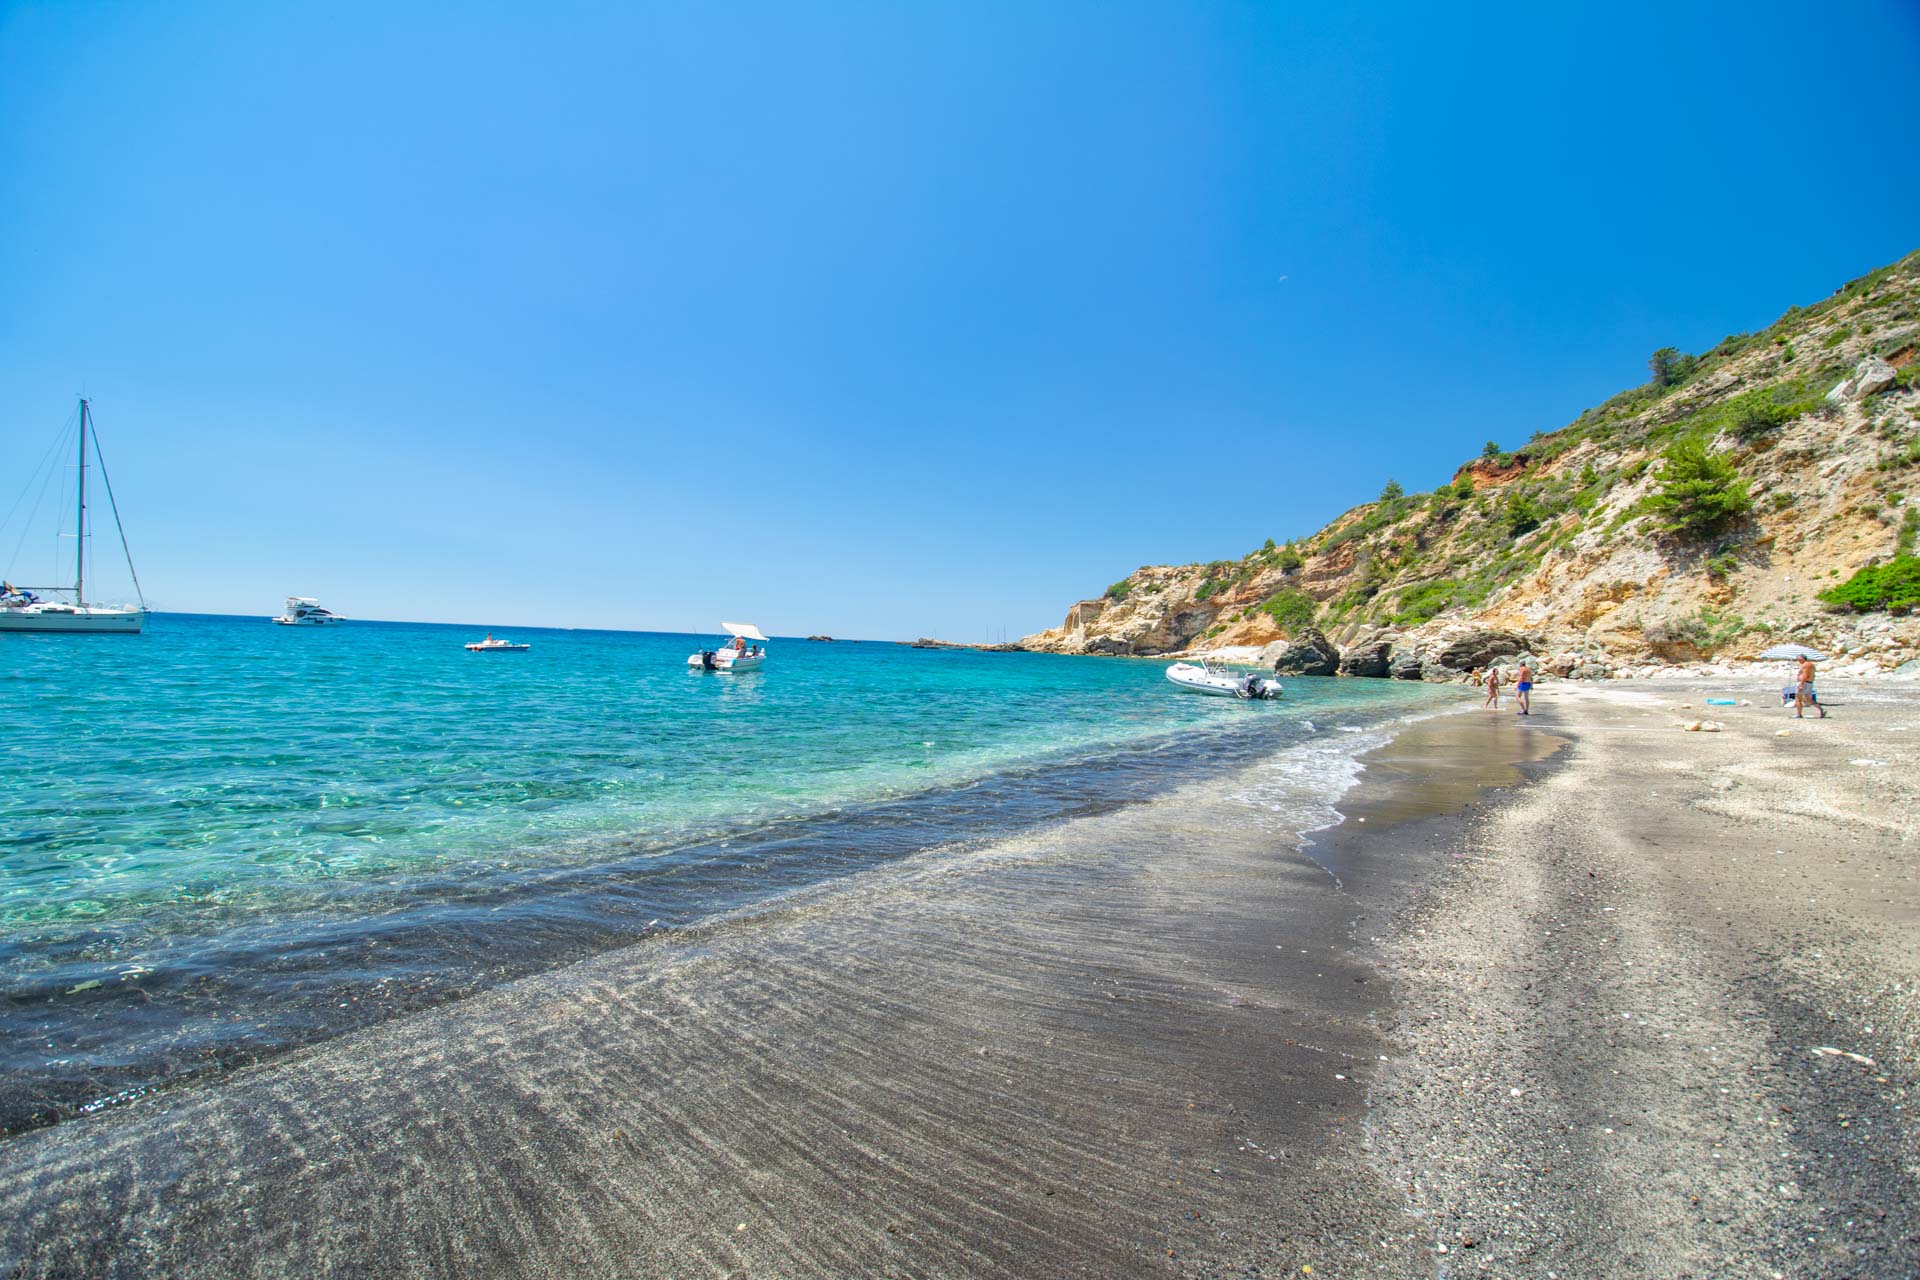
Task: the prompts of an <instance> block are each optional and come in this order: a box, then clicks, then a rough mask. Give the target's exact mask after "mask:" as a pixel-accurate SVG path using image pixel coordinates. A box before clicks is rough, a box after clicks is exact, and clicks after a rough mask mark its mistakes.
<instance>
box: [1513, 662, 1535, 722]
mask: <svg viewBox="0 0 1920 1280" xmlns="http://www.w3.org/2000/svg"><path fill="white" fill-rule="evenodd" d="M1513 693H1514V697H1515V698H1516V699H1517V700H1518V701H1519V703H1520V710H1518V711H1517V712H1515V713H1514V714H1515V715H1522V716H1530V715H1532V714H1533V664H1532V663H1530V662H1528V661H1527V660H1526V659H1525V658H1522V659H1521V660H1520V670H1518V671H1516V672H1514V680H1513Z"/></svg>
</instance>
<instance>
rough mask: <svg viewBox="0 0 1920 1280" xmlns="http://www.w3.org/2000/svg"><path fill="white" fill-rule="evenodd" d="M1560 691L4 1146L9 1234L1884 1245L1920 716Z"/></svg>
mask: <svg viewBox="0 0 1920 1280" xmlns="http://www.w3.org/2000/svg"><path fill="white" fill-rule="evenodd" d="M1550 693H1551V696H1543V697H1542V699H1541V700H1540V703H1539V704H1538V705H1539V708H1540V714H1539V715H1537V716H1536V717H1534V719H1533V722H1532V723H1527V722H1521V721H1518V720H1516V718H1514V717H1512V716H1511V715H1508V714H1504V713H1503V714H1501V715H1499V716H1497V717H1496V716H1493V715H1483V714H1481V713H1478V712H1476V711H1473V710H1471V709H1469V710H1467V711H1465V712H1464V713H1463V714H1459V715H1445V716H1441V717H1438V718H1429V719H1424V720H1418V721H1415V722H1413V723H1411V724H1409V725H1406V726H1404V727H1402V728H1401V729H1400V731H1399V732H1398V734H1397V736H1394V737H1392V738H1391V740H1386V739H1385V735H1381V737H1380V738H1377V739H1369V740H1368V743H1367V745H1368V746H1369V747H1371V749H1372V750H1371V754H1370V755H1369V756H1368V757H1367V759H1368V765H1367V772H1366V773H1365V774H1363V775H1360V776H1361V779H1362V780H1361V782H1360V785H1359V786H1357V787H1355V788H1354V789H1353V790H1351V791H1348V792H1347V793H1346V795H1345V797H1344V798H1343V799H1341V800H1340V802H1339V807H1340V810H1341V811H1342V812H1343V813H1344V815H1345V821H1344V822H1342V823H1341V824H1340V825H1339V826H1337V827H1334V828H1332V829H1331V830H1329V831H1326V832H1323V833H1321V834H1320V835H1319V836H1318V837H1315V838H1313V839H1311V840H1310V841H1309V842H1308V843H1307V845H1306V847H1305V848H1298V847H1296V846H1297V845H1298V844H1299V843H1300V842H1299V841H1298V839H1297V838H1296V837H1294V836H1292V835H1290V834H1288V833H1287V831H1286V828H1287V827H1289V826H1293V827H1296V828H1297V827H1299V826H1302V825H1309V826H1310V825H1314V824H1313V823H1312V822H1311V820H1310V819H1309V818H1308V817H1307V815H1306V811H1305V810H1304V809H1303V808H1301V804H1302V801H1303V798H1304V797H1306V796H1307V795H1308V794H1309V790H1311V789H1318V790H1319V791H1320V792H1321V793H1323V794H1324V795H1326V796H1327V797H1329V798H1330V797H1331V796H1334V795H1338V794H1339V793H1340V791H1341V790H1342V788H1343V787H1344V786H1345V785H1346V784H1347V782H1348V781H1349V780H1351V779H1352V778H1353V777H1354V771H1353V770H1352V769H1351V768H1350V767H1348V766H1346V765H1344V764H1342V763H1340V757H1338V756H1337V754H1334V753H1330V752H1328V751H1327V749H1326V747H1325V745H1324V743H1325V740H1315V741H1312V742H1307V743H1300V744H1295V745H1293V746H1290V747H1286V748H1283V749H1282V750H1281V751H1279V752H1276V753H1274V754H1273V755H1272V756H1271V757H1269V758H1266V759H1263V760H1261V761H1259V762H1256V763H1251V764H1248V765H1246V766H1243V767H1239V768H1235V769H1230V770H1227V771H1224V772H1221V773H1218V774H1216V775H1214V776H1209V777H1200V778H1197V779H1196V780H1193V781H1191V782H1188V783H1186V784H1184V785H1181V786H1179V787H1177V788H1175V789H1173V790H1171V791H1168V792H1166V793H1165V794H1161V795H1157V796H1154V797H1153V798H1151V799H1147V800H1144V801H1140V802H1137V803H1132V804H1128V805H1126V806H1124V807H1121V808H1118V809H1115V810H1112V811H1109V812H1104V813H1095V814H1090V815H1087V816H1081V817H1072V818H1068V819H1066V820H1064V821H1061V822H1057V823H1053V824H1050V825H1048V826H1046V827H1044V828H1042V829H1040V830H1036V831H1032V832H1028V833H1024V834H1021V835H1018V836H1015V837H1011V838H1008V839H1004V840H997V841H989V842H986V843H983V844H978V845H975V846H973V847H970V848H968V849H967V850H965V852H964V853H962V854H959V855H956V856H943V857H928V856H920V857H916V858H909V859H906V860H903V861H901V862H899V863H897V864H893V865H889V866H886V867H881V868H874V869H871V870H869V871H865V872H862V873H860V874H859V875H857V876H855V877H852V878H851V879H850V880H847V881H843V882H840V883H837V884H835V885H832V886H822V887H819V888H817V889H813V890H806V891H800V892H796V893H794V894H792V895H790V896H789V897H788V898H787V899H785V900H784V901H783V903H782V904H781V906H780V908H779V909H778V910H776V911H769V912H764V913H761V914H757V915H755V916H753V917H752V918H749V919H741V920H737V921H716V922H713V923H711V924H708V925H705V926H701V927H699V928H695V929H690V930H686V931H683V932H680V933H677V934H675V935H673V936H670V937H666V938H661V939H657V940H650V941H647V942H643V943H641V944H638V945H634V946H629V947H625V948H622V949H617V950H614V951H610V952H607V953H604V954H602V955H599V956H596V957H594V958H591V959H588V960H585V961H582V962H580V963H577V964H573V965H571V966H568V967H566V968H563V969H560V970H557V971H554V972H550V973H544V974H540V975H537V976H533V977H528V978H523V979H520V980H518V981H515V982H511V983H508V984H506V985H504V986H500V987H497V988H494V989H492V990H489V991H485V992H483V993H481V994H478V995H475V996H473V997H471V998H469V999H466V1000H463V1001H460V1002H458V1003H456V1004H452V1005H449V1006H445V1007H443V1008H439V1009H433V1010H428V1011H425V1012H420V1013H413V1014H408V1015H405V1016H402V1017H399V1018H396V1019H393V1020H391V1021H388V1022H385V1023H383V1024H381V1025H378V1026H374V1027H371V1028H368V1029H365V1030H361V1031H356V1032H351V1033H349V1034H346V1035H343V1036H340V1037H338V1038H335V1039H332V1040H328V1041H326V1042H324V1043H321V1044H319V1045H316V1046H314V1047H312V1048H309V1049H305V1050H301V1051H298V1052H294V1053H290V1054H287V1055H285V1056H282V1057H279V1058H277V1059H275V1060H272V1061H270V1062H267V1063H264V1064H262V1065H260V1066H257V1067H252V1068H248V1069H244V1070H239V1071H234V1072H231V1073H228V1074H225V1075H223V1076H220V1077H217V1078H214V1079H211V1080H209V1081H206V1082H204V1083H193V1084H188V1085H184V1086H182V1087H179V1088H176V1089H173V1090H169V1091H166V1092H163V1093H161V1094H159V1095H157V1096H155V1097H152V1098H149V1099H145V1100H143V1101H140V1102H136V1103H134V1104H131V1105H128V1106H124V1107H120V1108H117V1109H114V1110H111V1111H107V1112H104V1113H101V1114H98V1115H92V1116H87V1117H83V1118H80V1119H77V1120H69V1121H66V1122H63V1123H60V1124H58V1125H55V1126H53V1127H51V1128H47V1129H43V1130H39V1131H36V1132H30V1133H24V1134H21V1135H18V1136H16V1137H14V1138H12V1139H10V1140H8V1141H7V1142H6V1143H5V1144H4V1145H0V1203H3V1204H4V1205H5V1206H6V1210H5V1214H6V1218H5V1224H4V1230H3V1232H0V1250H3V1251H4V1252H0V1261H4V1262H5V1263H6V1264H7V1265H8V1267H9V1269H10V1270H14V1271H17V1272H19V1273H21V1274H28V1275H37V1274H44V1275H61V1274H144V1273H153V1272H164V1273H168V1274H203V1275H228V1274H251V1275H281V1274H285V1275H304V1274H346V1273H354V1274H391V1275H419V1274H438V1275H459V1274H474V1273H492V1274H518V1275H577V1274H592V1275H635V1276H639V1275H699V1274H713V1275H767V1276H793V1275H822V1276H825V1275H857V1274H873V1275H881V1274H920V1275H969V1276H971V1275H1006V1276H1015V1275H1024V1276H1033V1275H1131V1274H1172V1275H1230V1274H1269V1275H1272V1274H1298V1273H1299V1269H1300V1268H1302V1267H1306V1266H1311V1267H1312V1268H1313V1272H1312V1273H1313V1274H1317V1275H1376V1274H1384V1275H1422V1274H1431V1273H1432V1272H1433V1271H1434V1270H1435V1269H1436V1265H1438V1266H1441V1267H1444V1268H1446V1269H1447V1271H1448V1273H1449V1274H1479V1273H1486V1274H1534V1273H1536V1272H1537V1273H1538V1274H1541V1275H1546V1274H1547V1272H1548V1269H1550V1268H1551V1269H1555V1270H1558V1271H1559V1272H1560V1274H1589V1275H1591V1274H1623V1275H1624V1274H1647V1273H1648V1271H1649V1269H1651V1270H1652V1271H1653V1272H1655V1273H1661V1274H1666V1273H1672V1274H1685V1273H1688V1272H1689V1271H1691V1272H1692V1273H1695V1274H1706V1273H1709V1272H1710V1273H1713V1274H1739V1275H1745V1274H1752V1275H1768V1274H1772V1273H1773V1272H1774V1271H1776V1270H1780V1271H1784V1273H1786V1274H1794V1275H1801V1274H1806V1275H1813V1274H1848V1275H1859V1274H1869V1275H1872V1274H1886V1275H1896V1274H1904V1273H1905V1269H1906V1267H1907V1261H1908V1260H1909V1259H1910V1258H1911V1257H1912V1256H1913V1254H1912V1249H1913V1247H1914V1245H1913V1240H1914V1237H1915V1235H1916V1233H1920V1221H1916V1212H1915V1204H1914V1198H1913V1196H1912V1195H1911V1178H1912V1173H1911V1169H1912V1167H1913V1163H1914V1161H1913V1151H1914V1140H1915V1135H1914V1132H1913V1128H1912V1126H1911V1124H1910V1123H1909V1122H1908V1121H1907V1120H1906V1119H1905V1114H1906V1113H1905V1112H1904V1110H1902V1109H1901V1099H1902V1098H1903V1097H1904V1096H1906V1093H1905V1091H1907V1090H1909V1089H1910V1088H1911V1086H1912V1084H1913V1074H1914V1041H1913V1034H1914V1026H1915V1023H1914V1019H1913V1012H1914V1006H1913V999H1912V977H1913V975H1914V973H1915V972H1916V966H1915V963H1914V956H1913V941H1912V940H1913V938H1914V936H1915V934H1914V929H1913V924H1914V912H1915V906H1916V901H1917V897H1916V894H1915V892H1914V887H1913V881H1912V877H1911V875H1910V873H1909V870H1908V867H1907V864H1906V860H1905V858H1904V856H1903V853H1904V850H1905V848H1906V847H1907V845H1906V841H1907V840H1908V839H1909V838H1910V836H1911V831H1910V830H1907V829H1904V828H1901V827H1900V826H1899V824H1900V823H1901V822H1903V821H1907V822H1910V821H1911V819H1910V817H1907V818H1902V817H1893V818H1889V817H1887V816H1886V815H1903V814H1904V815H1911V814H1912V813H1913V812H1914V811H1915V806H1914V804H1913V797H1912V795H1911V787H1912V783H1911V776H1912V775H1911V768H1912V764H1913V762H1914V761H1913V748H1912V747H1911V746H1910V745H1908V740H1907V738H1906V737H1905V735H1906V734H1907V733H1908V732H1912V731H1920V706H1916V704H1915V702H1914V700H1913V699H1912V696H1911V695H1910V694H1908V693H1905V692H1892V691H1882V690H1878V689H1866V690H1857V691H1856V690H1836V691H1835V692H1834V693H1833V695H1831V696H1832V697H1833V699H1834V701H1835V703H1836V707H1835V717H1834V718H1833V719H1831V720H1829V721H1827V722H1825V723H1824V724H1808V725H1806V726H1799V725H1794V726H1791V728H1792V733H1791V734H1790V735H1789V736H1788V737H1785V738H1776V737H1775V736H1774V735H1775V734H1776V732H1777V731H1778V730H1779V729H1780V728H1785V727H1789V726H1788V724H1787V722H1786V721H1785V720H1783V719H1781V718H1780V717H1779V716H1778V714H1777V713H1773V714H1769V712H1771V710H1772V709H1771V708H1767V707H1764V705H1763V706H1762V707H1761V708H1740V709H1739V712H1740V714H1739V715H1737V716H1736V715H1734V714H1731V713H1728V714H1726V715H1725V716H1723V719H1724V721H1725V722H1726V724H1727V728H1726V729H1725V730H1724V731H1723V732H1721V733H1718V734H1701V733H1688V732H1686V731H1684V730H1682V729H1680V728H1677V727H1676V725H1675V721H1676V720H1677V719H1679V718H1680V717H1682V716H1684V715H1685V714H1686V712H1685V711H1684V710H1676V709H1675V708H1674V707H1673V706H1672V704H1673V703H1674V702H1675V701H1676V700H1684V698H1685V696H1686V695H1685V693H1684V692H1679V693H1677V692H1676V691H1675V689H1674V688H1673V687H1661V688H1659V689H1651V690H1650V689H1645V688H1642V689H1637V690H1636V689H1623V688H1619V687H1590V686H1578V687H1576V686H1551V687H1550ZM1695 701H1696V702H1697V699H1695ZM1694 714H1695V715H1696V716H1697V715H1698V712H1697V711H1696V712H1694ZM1910 725H1912V726H1914V728H1911V729H1910V728H1909V726H1910ZM1352 736H1355V737H1358V736H1361V735H1358V734H1356V735H1352ZM1889 744H1892V745H1889ZM1869 746H1871V747H1872V749H1873V750H1875V751H1876V752H1877V753H1878V754H1877V755H1876V756H1873V757H1868V756H1867V755H1866V754H1865V752H1866V750H1867V749H1868V747H1869ZM1289 752H1291V753H1293V754H1292V755H1291V756H1289V755H1288V753H1289ZM1316 753H1317V754H1318V759H1317V760H1314V761H1312V762H1311V763H1309V760H1308V757H1310V756H1314V755H1315V754H1316ZM1867 759H1875V760H1883V761H1885V762H1886V763H1885V764H1884V765H1873V764H1860V763H1855V762H1856V761H1861V760H1867ZM1303 779H1311V781H1310V782H1307V783H1303V781H1302V780H1303ZM1656 793H1657V794H1656ZM1763 797H1764V798H1765V806H1764V810H1759V809H1756V808H1755V807H1754V805H1755V801H1756V799H1759V798H1763ZM1876 815H1878V816H1876ZM1332 818H1333V815H1332V814H1331V813H1329V814H1328V820H1332ZM1661 833H1665V835H1666V837H1667V838H1662V835H1661ZM1763 845H1764V846H1765V849H1764V850H1762V848H1761V846H1763ZM1776 850H1777V851H1778V852H1775V851H1776ZM1742 858H1747V859H1752V860H1754V861H1753V862H1752V863H1750V864H1748V863H1741V862H1738V861H1736V860H1737V859H1742ZM1843 860H1844V861H1843ZM1789 889H1790V890H1791V892H1786V890H1789ZM1869 1028H1870V1029H1869ZM1827 1049H1831V1050H1833V1052H1831V1053H1828V1052H1816V1050H1827ZM1848 1055H1856V1056H1848ZM1868 1062H1870V1063H1871V1065H1864V1064H1865V1063H1868ZM1721 1089H1725V1090H1727V1092H1725V1093H1721V1092H1719V1090H1721ZM1516 1091H1517V1092H1516ZM1783 1108H1784V1110H1783ZM1842 1224H1846V1225H1844V1226H1843V1225H1842ZM1443 1250H1444V1252H1442V1251H1443ZM1862 1251H1864V1252H1862ZM1443 1259H1444V1261H1441V1260H1443Z"/></svg>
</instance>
